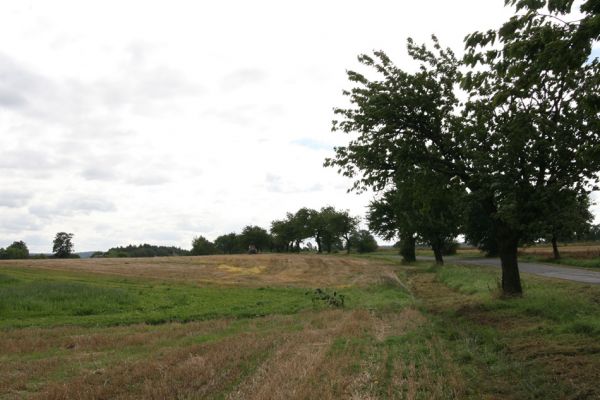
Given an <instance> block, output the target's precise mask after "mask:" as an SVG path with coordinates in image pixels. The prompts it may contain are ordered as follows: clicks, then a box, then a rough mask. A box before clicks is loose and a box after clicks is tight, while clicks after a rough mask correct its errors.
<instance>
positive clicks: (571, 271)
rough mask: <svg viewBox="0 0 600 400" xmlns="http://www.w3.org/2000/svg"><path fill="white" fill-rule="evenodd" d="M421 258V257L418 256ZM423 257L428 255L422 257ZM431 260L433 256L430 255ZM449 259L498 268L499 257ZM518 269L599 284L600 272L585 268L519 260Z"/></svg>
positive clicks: (551, 276)
mask: <svg viewBox="0 0 600 400" xmlns="http://www.w3.org/2000/svg"><path fill="white" fill-rule="evenodd" d="M419 258H421V257H419ZM422 258H423V259H426V258H429V257H422ZM431 259H432V260H433V257H431ZM448 259H449V260H452V261H453V262H460V263H461V264H474V265H489V266H492V267H498V268H500V259H499V258H459V257H449V258H448ZM519 271H521V272H527V273H529V274H535V275H541V276H545V277H548V278H557V279H565V280H568V281H575V282H582V283H591V284H595V285H600V272H599V271H590V270H587V269H580V268H571V267H560V266H558V265H551V264H542V263H536V262H522V261H519Z"/></svg>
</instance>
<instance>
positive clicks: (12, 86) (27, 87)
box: [0, 53, 48, 109]
mask: <svg viewBox="0 0 600 400" xmlns="http://www.w3.org/2000/svg"><path fill="white" fill-rule="evenodd" d="M47 84H48V82H47V81H46V80H45V79H44V78H42V77H41V76H40V75H37V74H34V73H32V72H30V71H29V70H28V69H26V68H24V67H22V66H20V65H19V64H18V63H17V62H16V61H14V60H13V59H12V58H10V57H8V56H7V55H5V54H1V53H0V106H3V107H6V108H9V109H23V108H27V107H28V106H29V105H30V101H29V98H27V97H26V94H27V95H28V96H29V97H30V98H31V97H35V96H36V95H37V94H39V93H40V92H41V91H43V90H45V87H46V86H47Z"/></svg>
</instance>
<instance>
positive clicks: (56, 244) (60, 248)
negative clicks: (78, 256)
mask: <svg viewBox="0 0 600 400" xmlns="http://www.w3.org/2000/svg"><path fill="white" fill-rule="evenodd" d="M73 236H74V235H73V234H72V233H66V232H58V233H57V234H56V236H55V237H54V241H53V243H52V252H53V253H54V257H56V258H70V257H71V255H72V253H73V241H72V240H73Z"/></svg>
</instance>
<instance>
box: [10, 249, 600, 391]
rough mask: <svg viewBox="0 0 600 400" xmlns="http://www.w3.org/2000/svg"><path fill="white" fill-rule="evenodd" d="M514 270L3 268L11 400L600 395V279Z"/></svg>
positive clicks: (204, 261)
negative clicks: (504, 293) (501, 278)
mask: <svg viewBox="0 0 600 400" xmlns="http://www.w3.org/2000/svg"><path fill="white" fill-rule="evenodd" d="M497 280H498V271H496V270H493V269H487V268H480V267H474V266H460V265H455V266H446V267H442V268H437V267H433V266H431V265H428V264H426V263H419V264H415V265H408V266H404V265H400V264H397V263H393V262H392V261H390V260H388V259H387V258H386V256H385V255H382V256H380V257H377V256H375V257H363V258H358V257H347V256H316V255H257V256H211V257H174V258H154V259H95V260H26V261H6V262H0V399H17V398H40V399H65V398H77V399H99V398H101V399H112V398H150V399H153V398H154V399H172V398H175V399H206V398H208V399H212V398H214V399H283V398H285V399H315V398H324V399H339V398H347V399H379V398H382V399H388V398H389V399H432V398H433V399H448V398H456V399H463V398H473V399H479V398H488V399H505V398H509V399H510V398H512V399H525V398H556V399H562V398H579V399H581V398H599V397H600V389H599V388H598V385H597V382H600V340H599V339H600V317H599V316H600V288H598V287H592V286H585V285H578V284H572V283H566V282H558V281H552V280H547V279H542V278H536V277H528V276H527V277H525V279H524V283H525V290H526V296H525V297H524V298H522V299H512V300H506V299H502V298H500V297H499V296H498V294H497V293H498V292H497V289H496V288H497ZM317 288H319V289H322V290H326V291H327V293H329V294H330V295H333V293H334V292H336V295H337V294H342V295H343V296H344V306H343V307H338V306H334V305H330V304H328V303H327V302H325V301H321V300H318V299H315V297H314V295H313V293H314V290H315V289H317Z"/></svg>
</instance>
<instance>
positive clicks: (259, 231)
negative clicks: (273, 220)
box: [240, 225, 271, 252]
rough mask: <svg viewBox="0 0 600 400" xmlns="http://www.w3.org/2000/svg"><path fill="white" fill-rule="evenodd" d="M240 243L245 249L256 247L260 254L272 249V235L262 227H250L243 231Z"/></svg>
mask: <svg viewBox="0 0 600 400" xmlns="http://www.w3.org/2000/svg"><path fill="white" fill-rule="evenodd" d="M240 241H241V243H242V244H243V245H244V248H246V249H248V248H249V246H255V247H256V250H258V251H259V252H260V251H263V250H264V249H267V248H269V247H270V245H271V235H269V232H267V231H266V230H265V229H263V228H261V227H260V226H256V225H248V226H246V227H244V229H243V230H242V233H241V234H240Z"/></svg>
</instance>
